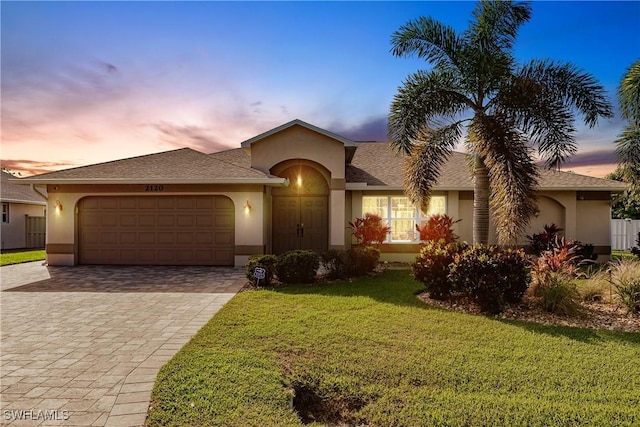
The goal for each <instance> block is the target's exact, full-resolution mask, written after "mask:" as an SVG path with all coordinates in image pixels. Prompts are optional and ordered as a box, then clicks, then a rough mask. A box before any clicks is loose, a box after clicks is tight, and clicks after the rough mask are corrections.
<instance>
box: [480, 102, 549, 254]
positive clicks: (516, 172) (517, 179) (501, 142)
mask: <svg viewBox="0 0 640 427" xmlns="http://www.w3.org/2000/svg"><path fill="white" fill-rule="evenodd" d="M470 133H471V134H472V135H473V140H474V142H475V145H476V148H477V153H478V154H479V155H480V156H481V157H482V158H483V159H484V163H485V165H486V167H487V170H488V171H489V186H490V199H489V205H490V208H491V211H492V212H493V220H494V222H495V225H496V232H497V235H498V240H499V242H500V243H515V240H516V239H517V237H518V236H520V235H522V234H523V233H524V231H525V229H526V227H527V224H528V223H529V219H530V217H531V216H532V215H533V213H534V212H535V211H536V208H537V204H536V188H537V185H538V177H539V173H538V170H537V169H536V167H535V164H534V162H533V159H532V157H531V149H530V148H529V147H527V138H526V135H524V134H523V133H522V132H520V131H518V129H517V128H516V127H515V123H514V122H512V121H511V120H509V119H508V118H506V117H504V116H498V115H495V116H479V117H476V119H475V120H474V121H473V123H472V124H471V126H470Z"/></svg>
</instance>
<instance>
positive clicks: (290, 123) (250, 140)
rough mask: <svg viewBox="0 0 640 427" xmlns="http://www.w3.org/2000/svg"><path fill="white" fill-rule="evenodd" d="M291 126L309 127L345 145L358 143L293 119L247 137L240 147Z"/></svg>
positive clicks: (352, 145)
mask: <svg viewBox="0 0 640 427" xmlns="http://www.w3.org/2000/svg"><path fill="white" fill-rule="evenodd" d="M293 126H302V127H303V128H306V129H309V130H311V131H313V132H317V133H319V134H322V135H324V136H326V137H328V138H331V139H335V140H336V141H339V142H341V143H342V144H343V145H344V146H345V147H356V146H357V145H358V144H356V143H355V142H353V141H351V140H350V139H347V138H345V137H343V136H340V135H338V134H335V133H333V132H329V131H328V130H325V129H321V128H319V127H317V126H314V125H312V124H309V123H306V122H303V121H302V120H299V119H295V120H292V121H290V122H289V123H285V124H283V125H281V126H278V127H276V128H273V129H271V130H268V131H266V132H263V133H261V134H260V135H257V136H254V137H253V138H250V139H247V140H246V141H244V142H242V143H241V144H240V146H241V147H242V148H248V147H251V144H253V143H254V142H258V141H260V140H262V139H265V138H267V137H269V136H271V135H275V134H277V133H279V132H282V131H283V130H286V129H289V128H291V127H293Z"/></svg>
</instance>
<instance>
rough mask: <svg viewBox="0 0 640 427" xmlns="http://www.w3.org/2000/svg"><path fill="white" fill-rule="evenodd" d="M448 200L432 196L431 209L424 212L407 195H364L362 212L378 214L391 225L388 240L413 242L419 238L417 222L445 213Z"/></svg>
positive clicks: (444, 197)
mask: <svg viewBox="0 0 640 427" xmlns="http://www.w3.org/2000/svg"><path fill="white" fill-rule="evenodd" d="M446 202H447V198H446V196H431V201H430V202H429V209H428V210H427V212H422V210H421V209H418V208H417V207H416V206H415V205H414V204H413V203H411V201H410V200H409V198H408V197H405V196H375V197H374V196H364V197H363V198H362V214H363V215H364V214H367V213H372V214H376V215H378V216H379V217H380V218H382V219H383V220H384V221H385V222H386V223H387V224H388V225H389V226H390V227H391V233H389V237H388V239H387V242H413V241H415V240H416V239H417V238H418V236H417V232H416V224H421V223H423V222H426V221H427V220H428V219H429V217H430V216H432V215H435V214H445V213H446Z"/></svg>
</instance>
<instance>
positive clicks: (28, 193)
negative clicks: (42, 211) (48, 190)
mask: <svg viewBox="0 0 640 427" xmlns="http://www.w3.org/2000/svg"><path fill="white" fill-rule="evenodd" d="M16 178H17V177H15V176H13V175H11V174H10V173H7V172H5V171H2V185H1V186H0V199H2V201H3V202H13V203H25V204H38V205H45V204H46V199H45V198H44V196H42V195H41V194H38V192H37V191H35V190H34V189H33V188H31V186H30V185H27V184H17V183H15V182H13V181H10V180H13V179H16ZM43 192H44V191H43Z"/></svg>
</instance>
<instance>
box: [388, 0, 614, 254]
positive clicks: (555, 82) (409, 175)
mask: <svg viewBox="0 0 640 427" xmlns="http://www.w3.org/2000/svg"><path fill="white" fill-rule="evenodd" d="M530 18H531V5H530V4H529V3H526V2H523V3H520V2H513V1H481V2H479V3H478V4H477V5H476V8H475V10H474V11H473V13H472V20H471V21H470V23H469V27H468V28H467V29H466V30H464V31H462V32H456V31H455V30H454V29H453V28H452V27H450V26H447V25H445V24H443V23H441V22H439V21H436V20H434V19H433V18H431V17H427V18H425V17H421V18H418V19H415V20H411V21H409V22H408V23H407V24H406V25H404V26H402V27H400V29H399V30H398V31H396V32H395V33H394V34H393V36H392V39H391V44H392V49H391V52H392V53H393V54H394V55H395V56H398V57H407V56H412V55H417V56H418V57H420V58H423V59H424V60H426V61H427V62H428V63H429V64H430V66H431V68H429V69H428V70H419V71H417V72H416V73H414V74H412V75H410V76H409V77H407V79H405V81H404V82H403V84H402V86H401V87H399V89H398V93H397V94H396V95H395V97H394V99H393V102H392V104H391V111H390V113H389V137H390V140H391V145H392V147H393V148H395V150H396V151H398V152H402V153H404V154H405V155H406V156H407V162H406V169H405V186H406V188H407V195H408V196H409V197H410V198H411V199H412V201H413V202H414V203H417V204H423V205H424V204H426V203H428V200H429V197H430V195H431V189H432V188H433V186H434V185H435V183H436V182H437V180H438V177H439V175H440V168H441V167H442V165H443V164H444V163H445V162H446V160H447V158H448V157H449V155H450V154H451V152H452V151H453V149H454V147H455V146H456V145H457V143H458V142H459V141H460V139H461V138H462V137H463V135H464V143H465V146H466V148H467V150H468V151H469V152H470V153H471V154H472V155H473V158H474V172H473V174H474V178H475V179H474V213H473V240H474V242H476V243H487V242H488V234H489V209H491V212H492V216H493V220H494V221H495V225H496V230H497V234H498V239H499V241H500V242H501V243H510V242H513V241H514V240H515V239H516V238H517V236H518V235H521V234H522V233H523V231H524V229H525V228H526V226H527V224H528V222H529V218H530V217H531V215H532V214H534V213H535V211H536V208H537V206H536V197H535V196H536V187H537V184H538V171H537V168H536V166H535V164H534V159H533V154H534V153H533V149H534V148H537V152H538V154H539V155H540V157H541V158H543V159H544V160H545V162H546V166H547V167H550V168H551V167H557V166H558V165H559V164H560V163H561V162H562V161H564V160H565V159H566V158H567V157H569V156H571V155H572V154H574V153H575V152H576V150H577V146H576V142H575V137H574V134H575V127H574V122H575V119H576V114H579V115H581V116H582V118H583V119H584V122H585V123H586V124H587V125H588V126H590V127H593V126H595V125H596V124H597V120H598V118H600V117H611V115H612V108H611V105H610V104H609V102H608V101H607V99H606V97H605V91H604V89H603V88H602V86H601V85H600V84H598V82H597V81H596V79H595V78H594V77H593V76H591V75H590V74H587V73H585V72H583V71H580V70H578V69H577V68H576V67H575V66H573V65H571V64H568V63H558V62H552V61H549V60H531V61H530V62H528V63H525V64H518V63H516V59H515V56H514V44H515V42H516V37H517V35H518V30H519V29H520V27H521V26H522V25H523V24H524V23H526V22H527V21H528V20H529V19H530Z"/></svg>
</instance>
